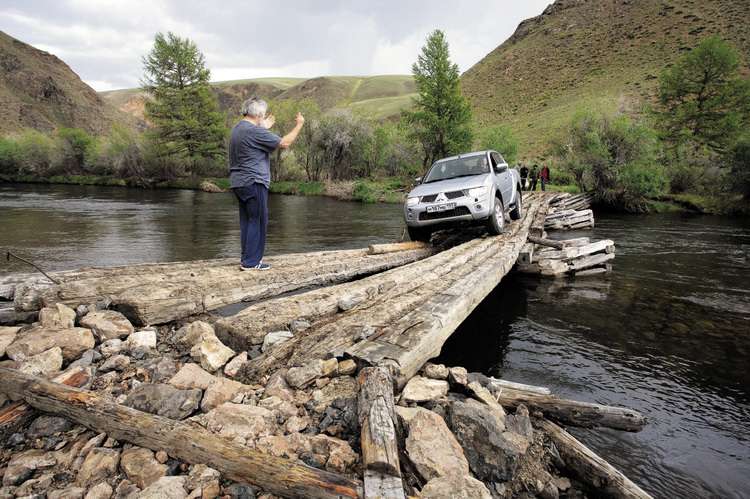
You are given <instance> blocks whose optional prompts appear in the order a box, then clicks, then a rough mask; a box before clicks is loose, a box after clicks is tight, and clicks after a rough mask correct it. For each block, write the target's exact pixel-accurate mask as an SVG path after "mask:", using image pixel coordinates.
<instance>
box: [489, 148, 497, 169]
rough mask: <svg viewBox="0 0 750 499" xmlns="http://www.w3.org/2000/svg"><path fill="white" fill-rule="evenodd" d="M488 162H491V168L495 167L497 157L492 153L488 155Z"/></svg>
mask: <svg viewBox="0 0 750 499" xmlns="http://www.w3.org/2000/svg"><path fill="white" fill-rule="evenodd" d="M490 161H491V162H492V168H495V167H496V166H497V155H496V154H495V153H494V152H493V153H492V154H490Z"/></svg>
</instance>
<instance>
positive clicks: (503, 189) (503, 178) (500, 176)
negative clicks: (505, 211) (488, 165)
mask: <svg viewBox="0 0 750 499" xmlns="http://www.w3.org/2000/svg"><path fill="white" fill-rule="evenodd" d="M490 155H491V156H492V163H493V164H494V165H495V166H494V169H495V175H496V178H497V184H498V188H499V189H500V193H501V194H502V196H503V202H504V203H505V207H506V208H508V205H509V204H510V202H511V200H512V199H513V182H512V180H511V176H510V169H509V168H508V163H506V162H505V159H503V157H502V155H501V154H500V153H499V152H494V151H493V152H492V153H490Z"/></svg>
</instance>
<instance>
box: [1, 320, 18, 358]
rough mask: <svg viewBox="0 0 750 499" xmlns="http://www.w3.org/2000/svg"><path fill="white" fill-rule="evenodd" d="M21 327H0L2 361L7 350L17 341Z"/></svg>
mask: <svg viewBox="0 0 750 499" xmlns="http://www.w3.org/2000/svg"><path fill="white" fill-rule="evenodd" d="M19 329H21V328H20V327H8V326H0V359H2V358H3V357H4V356H5V349H6V348H7V347H8V345H10V344H11V343H13V340H15V339H16V334H17V333H18V330H19Z"/></svg>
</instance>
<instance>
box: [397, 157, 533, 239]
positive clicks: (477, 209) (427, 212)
mask: <svg viewBox="0 0 750 499" xmlns="http://www.w3.org/2000/svg"><path fill="white" fill-rule="evenodd" d="M417 182H418V183H419V185H417V187H415V188H414V189H412V191H411V192H410V193H409V195H408V196H407V198H406V203H405V204H404V218H405V219H406V226H407V229H408V231H409V237H411V239H412V240H413V241H429V239H430V236H431V235H432V233H433V231H435V230H438V229H442V228H445V227H448V226H453V225H461V224H486V225H487V228H488V229H489V231H490V232H491V233H492V234H500V233H502V232H503V230H504V228H505V216H506V214H510V218H511V219H513V220H518V219H519V218H521V215H522V214H523V201H522V194H521V178H520V175H519V174H518V170H516V169H515V168H509V167H508V163H506V162H505V160H504V159H503V157H502V156H501V155H500V153H498V152H496V151H479V152H472V153H467V154H459V155H458V156H451V157H450V158H445V159H441V160H439V161H436V162H435V163H434V164H433V165H432V167H430V169H429V171H428V172H427V175H425V176H424V177H423V178H418V179H417Z"/></svg>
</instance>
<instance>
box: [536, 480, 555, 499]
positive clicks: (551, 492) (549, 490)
mask: <svg viewBox="0 0 750 499" xmlns="http://www.w3.org/2000/svg"><path fill="white" fill-rule="evenodd" d="M539 496H540V497H541V498H542V499H559V497H560V492H559V491H558V490H557V487H556V486H555V484H554V483H553V482H552V481H551V480H550V481H549V482H547V483H546V484H545V485H544V487H543V488H542V490H541V492H539Z"/></svg>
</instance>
